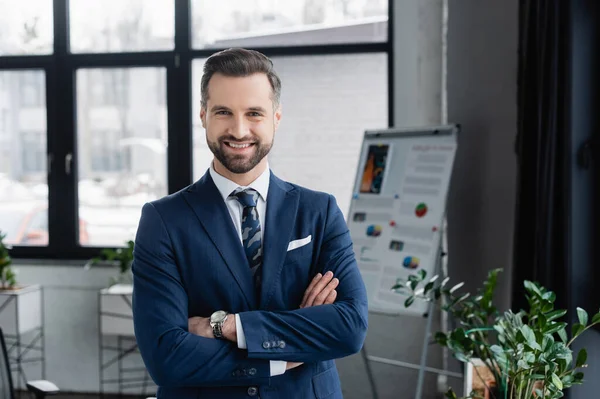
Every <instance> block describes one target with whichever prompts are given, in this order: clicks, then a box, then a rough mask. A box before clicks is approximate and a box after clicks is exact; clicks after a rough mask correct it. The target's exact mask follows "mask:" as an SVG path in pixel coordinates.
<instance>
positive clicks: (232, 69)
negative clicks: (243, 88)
mask: <svg viewBox="0 0 600 399" xmlns="http://www.w3.org/2000/svg"><path fill="white" fill-rule="evenodd" d="M215 73H220V74H223V75H225V76H233V77H243V76H250V75H253V74H255V73H264V74H265V75H267V78H268V79H269V82H270V83H271V88H272V89H273V95H272V97H271V99H272V100H273V105H274V106H275V107H277V106H278V105H279V100H280V98H281V80H280V79H279V76H277V73H276V72H275V69H274V68H273V62H272V61H271V60H270V59H269V58H268V57H267V56H265V55H264V54H262V53H259V52H258V51H255V50H246V49H243V48H231V49H228V50H223V51H219V52H218V53H215V54H213V55H211V56H210V57H208V59H207V60H206V62H205V63H204V73H203V75H202V82H201V96H202V99H201V103H202V106H203V107H206V102H207V101H208V83H209V82H210V79H211V78H212V76H213V75H214V74H215Z"/></svg>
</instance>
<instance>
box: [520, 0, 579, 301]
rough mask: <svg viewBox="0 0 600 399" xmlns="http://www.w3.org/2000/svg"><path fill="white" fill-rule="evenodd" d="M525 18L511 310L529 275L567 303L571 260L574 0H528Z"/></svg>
mask: <svg viewBox="0 0 600 399" xmlns="http://www.w3.org/2000/svg"><path fill="white" fill-rule="evenodd" d="M519 11H520V17H519V18H520V20H519V42H520V43H519V64H518V68H519V71H518V76H519V78H518V100H517V101H518V127H517V139H516V152H517V161H518V183H517V201H516V221H515V240H514V249H513V250H514V252H513V253H514V265H513V266H514V268H513V273H512V275H513V285H512V286H513V296H512V305H513V306H512V307H513V310H515V311H517V310H519V309H525V308H526V307H527V301H526V298H525V296H524V289H523V281H524V280H533V281H538V282H540V283H541V284H543V285H544V286H545V287H547V288H548V289H551V290H553V291H555V292H556V294H557V306H559V307H561V308H564V309H566V308H567V298H568V292H567V284H565V282H566V281H567V275H568V272H567V265H568V264H569V258H570V250H569V230H570V225H569V198H568V195H569V163H570V156H569V154H570V151H571V150H570V145H569V143H570V140H569V137H568V136H569V133H568V132H569V123H570V118H569V108H570V107H569V94H570V89H569V75H570V72H569V68H568V66H569V62H568V60H569V55H570V50H569V37H570V36H569V31H570V23H569V11H570V10H569V1H562V0H560V1H555V0H522V1H521V2H520V10H519Z"/></svg>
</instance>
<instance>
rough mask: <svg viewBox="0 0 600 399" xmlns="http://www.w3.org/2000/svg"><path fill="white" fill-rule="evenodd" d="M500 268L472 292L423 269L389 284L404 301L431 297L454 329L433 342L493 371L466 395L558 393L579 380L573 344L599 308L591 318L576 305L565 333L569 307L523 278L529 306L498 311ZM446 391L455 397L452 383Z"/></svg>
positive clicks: (580, 361)
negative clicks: (574, 318) (478, 388)
mask: <svg viewBox="0 0 600 399" xmlns="http://www.w3.org/2000/svg"><path fill="white" fill-rule="evenodd" d="M500 271H501V269H496V270H492V271H490V272H489V274H488V277H487V279H486V281H485V282H484V284H483V288H481V289H479V290H478V292H477V294H476V295H470V294H469V293H459V290H460V288H461V287H462V286H463V285H464V284H463V283H459V284H457V285H454V286H453V287H449V286H448V283H449V280H450V278H449V277H445V278H443V279H442V278H440V276H437V275H436V276H433V277H432V278H430V279H427V273H426V272H425V271H424V270H421V271H420V272H419V273H417V274H413V275H410V276H409V277H408V279H407V280H402V279H399V280H398V281H397V284H396V285H395V286H394V287H392V289H393V290H394V291H396V292H399V293H403V294H405V295H407V298H406V300H405V303H404V305H405V306H406V307H409V306H411V305H412V304H413V303H414V302H415V301H416V300H423V301H428V302H432V303H434V304H435V305H436V306H439V307H440V308H441V310H442V311H444V312H447V313H448V314H449V315H451V317H452V319H453V320H455V321H456V324H457V326H456V328H454V329H453V330H451V331H449V332H448V333H443V332H437V333H436V334H435V340H436V342H437V343H438V344H440V345H442V346H444V347H447V348H448V350H450V351H451V352H452V354H453V356H454V357H455V358H456V359H457V360H459V361H461V362H463V363H470V364H471V365H472V366H473V369H474V370H475V373H478V371H477V367H475V361H477V362H483V364H484V365H485V368H486V369H487V370H488V372H489V374H491V375H492V376H493V379H492V381H485V380H484V379H483V378H481V379H482V380H484V381H483V382H484V383H487V387H486V392H485V393H484V395H485V396H482V395H481V393H478V392H469V396H467V397H469V398H484V397H490V398H495V399H501V398H503V399H509V398H510V399H533V398H536V399H538V398H547V399H554V398H561V397H562V396H563V391H564V390H565V389H567V388H569V387H571V386H572V385H574V384H581V383H582V382H583V377H584V374H583V372H582V369H583V368H585V367H586V361H587V352H586V350H585V349H581V350H580V351H579V353H578V354H577V357H576V358H574V356H573V351H572V349H571V346H572V344H573V341H575V339H577V338H578V337H579V336H580V335H581V334H582V333H583V332H584V331H586V330H587V329H589V328H590V327H592V326H593V325H596V324H599V323H600V311H599V312H598V313H597V314H596V315H594V316H593V317H592V318H591V319H590V318H589V316H588V314H587V312H586V311H585V310H584V309H581V308H577V316H578V321H579V323H576V324H574V325H573V326H572V331H571V336H570V337H569V336H568V334H567V330H566V329H567V323H566V322H564V321H561V319H562V318H563V317H564V316H565V315H566V314H567V311H566V310H560V309H558V310H557V309H555V308H554V302H555V300H556V295H555V294H554V293H553V292H551V291H549V290H547V289H545V288H544V287H542V286H541V285H540V284H538V283H535V282H531V281H525V282H524V287H525V291H526V298H527V301H528V309H527V310H521V311H519V312H518V313H513V312H512V311H510V310H509V311H506V312H503V313H501V312H499V311H498V310H497V309H496V308H495V307H494V305H493V296H494V290H495V288H496V283H497V277H498V273H499V272H500ZM480 377H481V376H480ZM489 382H491V383H489ZM492 385H494V386H492ZM446 397H448V398H457V396H456V394H455V393H454V392H453V390H452V388H450V389H449V391H448V392H447V393H446Z"/></svg>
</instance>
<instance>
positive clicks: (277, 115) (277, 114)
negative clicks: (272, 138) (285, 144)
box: [273, 104, 281, 131]
mask: <svg viewBox="0 0 600 399" xmlns="http://www.w3.org/2000/svg"><path fill="white" fill-rule="evenodd" d="M273 117H274V122H275V131H277V129H278V128H279V122H281V104H279V105H278V106H277V109H276V110H275V114H274V115H273Z"/></svg>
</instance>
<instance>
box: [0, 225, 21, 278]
mask: <svg viewBox="0 0 600 399" xmlns="http://www.w3.org/2000/svg"><path fill="white" fill-rule="evenodd" d="M5 238H6V234H3V233H2V231H0V282H1V284H2V285H1V286H0V290H12V289H15V287H16V285H17V276H16V275H15V273H14V272H13V270H12V269H11V268H10V265H11V264H12V258H11V257H10V254H9V252H8V250H9V247H7V246H6V244H4V239H5Z"/></svg>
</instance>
